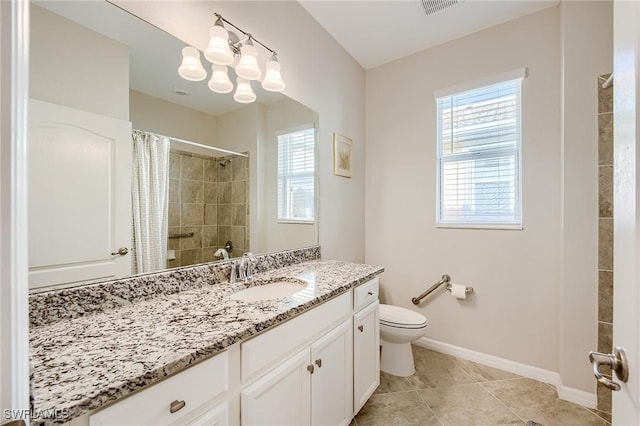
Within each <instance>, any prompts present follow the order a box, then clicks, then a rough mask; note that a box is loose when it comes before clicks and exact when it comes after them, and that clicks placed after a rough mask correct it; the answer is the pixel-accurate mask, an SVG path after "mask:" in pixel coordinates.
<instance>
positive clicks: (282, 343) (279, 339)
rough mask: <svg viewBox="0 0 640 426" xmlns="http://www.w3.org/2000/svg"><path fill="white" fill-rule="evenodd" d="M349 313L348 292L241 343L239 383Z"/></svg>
mask: <svg viewBox="0 0 640 426" xmlns="http://www.w3.org/2000/svg"><path fill="white" fill-rule="evenodd" d="M350 313H351V292H347V293H344V294H342V295H340V296H338V297H336V298H335V299H333V300H330V301H328V302H325V303H323V304H322V305H319V306H317V307H314V308H312V309H311V310H310V311H308V312H305V313H304V314H302V315H300V316H298V317H296V318H293V319H292V320H290V321H287V322H285V323H283V324H281V325H278V326H276V327H273V328H270V329H269V330H267V331H266V332H265V333H263V334H261V335H259V336H256V337H254V338H253V339H251V340H249V341H247V342H245V343H243V344H242V346H241V351H240V352H241V354H242V355H241V356H242V367H241V371H242V381H243V382H245V383H246V382H247V381H249V380H250V379H252V378H257V377H258V376H259V375H260V374H261V373H265V372H266V371H267V367H268V368H271V366H273V365H274V364H275V363H277V362H278V361H281V360H283V359H285V358H286V356H287V355H289V354H291V353H293V351H295V350H296V349H298V348H300V347H301V346H303V345H305V344H308V343H309V342H310V341H311V340H312V339H314V338H316V337H318V336H319V335H320V334H321V333H323V332H325V331H327V330H329V329H330V328H331V327H332V326H334V325H336V324H337V323H338V322H340V321H341V320H343V319H344V318H346V317H347V316H348V315H349V314H350Z"/></svg>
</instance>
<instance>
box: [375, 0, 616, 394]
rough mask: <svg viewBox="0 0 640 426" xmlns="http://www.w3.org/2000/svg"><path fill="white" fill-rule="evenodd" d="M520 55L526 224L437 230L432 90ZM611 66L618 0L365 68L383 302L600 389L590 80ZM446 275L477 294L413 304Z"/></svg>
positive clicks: (444, 332)
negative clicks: (594, 367) (593, 365)
mask: <svg viewBox="0 0 640 426" xmlns="http://www.w3.org/2000/svg"><path fill="white" fill-rule="evenodd" d="M519 67H527V68H528V72H529V75H528V76H527V77H526V78H525V79H524V80H523V84H522V102H523V104H522V126H523V127H522V132H523V136H522V141H523V142H522V147H523V148H522V176H523V178H522V186H523V189H522V194H523V221H524V230H523V231H498V230H494V231H488V230H462V229H436V228H435V197H436V180H435V179H436V163H435V154H436V148H435V136H436V134H435V133H436V131H435V129H436V122H435V112H436V110H435V109H436V108H435V102H434V97H433V93H434V91H435V90H438V89H441V88H444V87H449V86H453V85H455V84H459V83H463V82H466V81H473V80H475V79H479V78H482V77H483V76H488V75H492V74H497V73H500V72H503V71H508V70H512V69H515V68H519ZM603 67H604V68H605V69H604V70H603ZM607 67H608V68H609V69H610V67H611V3H606V2H602V3H600V2H569V3H562V6H558V7H555V8H551V9H547V10H545V11H542V12H539V13H536V14H533V15H529V16H525V17H523V18H520V19H518V20H515V21H512V22H508V23H505V24H503V25H500V26H497V27H493V28H489V29H487V30H484V31H481V32H479V33H476V34H473V35H470V36H468V37H465V38H462V39H459V40H455V41H452V42H450V43H447V44H444V45H442V46H438V47H435V48H432V49H429V50H427V51H424V52H421V53H418V54H416V55H413V56H410V57H408V58H404V59H401V60H398V61H395V62H393V63H390V64H387V65H384V66H381V67H379V68H376V69H374V70H371V71H369V72H368V73H367V90H366V96H367V101H366V105H367V114H366V123H367V126H366V132H367V158H366V167H367V186H366V194H367V195H366V211H367V216H366V218H367V223H366V260H367V262H368V263H379V264H382V265H385V268H386V273H385V274H384V275H383V277H382V280H381V285H382V293H383V295H384V297H385V299H386V301H387V302H389V303H394V304H398V305H401V306H405V307H410V308H412V309H418V310H419V311H421V312H422V313H423V314H425V315H426V316H427V318H428V319H429V322H430V327H429V331H428V333H427V337H428V338H432V339H435V340H437V341H441V342H445V343H449V344H453V345H456V346H460V347H463V348H466V349H470V350H473V351H478V352H481V353H486V354H490V355H495V356H498V357H501V358H505V359H508V360H512V361H516V362H520V363H523V364H527V365H530V366H534V367H539V368H542V369H545V370H549V371H553V372H558V373H560V376H561V379H562V383H563V386H565V387H566V388H572V389H577V390H579V391H584V392H586V393H593V392H594V390H595V382H594V380H593V377H592V374H591V372H590V367H589V364H588V362H586V354H587V353H588V351H589V350H591V349H592V348H594V347H596V346H595V345H596V312H597V310H596V301H597V294H596V292H597V272H596V264H597V242H596V241H597V240H596V236H597V170H596V169H595V165H596V164H597V127H596V126H597V115H596V111H597V103H596V101H597V92H596V90H595V89H596V88H595V85H594V81H595V78H596V77H597V75H598V74H602V73H603V72H606V69H607ZM423 268H424V270H423ZM443 273H448V274H450V275H451V276H452V277H453V281H454V282H457V283H463V284H466V285H471V286H473V287H474V288H475V290H476V293H475V294H474V295H473V296H472V297H471V298H470V299H469V300H467V301H464V302H459V301H457V300H455V299H452V298H451V297H450V296H449V294H448V293H446V292H443V293H441V294H437V295H435V296H434V297H432V298H431V300H428V301H425V302H424V303H423V304H422V305H421V306H420V307H419V308H415V307H413V305H412V304H411V302H410V298H411V297H412V296H414V295H417V294H419V293H420V292H422V291H423V290H424V289H426V288H427V287H428V286H429V285H430V284H431V283H432V282H435V281H436V280H437V279H438V278H439V277H440V275H442V274H443ZM562 391H563V390H562V389H561V395H562Z"/></svg>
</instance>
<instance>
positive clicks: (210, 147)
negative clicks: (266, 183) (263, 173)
mask: <svg viewBox="0 0 640 426" xmlns="http://www.w3.org/2000/svg"><path fill="white" fill-rule="evenodd" d="M133 130H137V131H139V132H146V130H140V129H133ZM155 134H156V135H158V136H162V137H165V138H168V139H171V140H172V141H176V142H181V143H186V144H187V145H191V146H195V147H198V148H205V149H210V150H212V151H219V152H223V153H225V154H233V155H239V156H240V157H247V158H248V157H249V155H248V154H242V153H240V152H235V151H229V150H228V149H224V148H216V147H213V146H209V145H203V144H201V143H197V142H191V141H188V140H185V139H179V138H174V137H173V136H167V135H161V134H160V133H155Z"/></svg>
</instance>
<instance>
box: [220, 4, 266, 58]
mask: <svg viewBox="0 0 640 426" xmlns="http://www.w3.org/2000/svg"><path fill="white" fill-rule="evenodd" d="M214 15H215V16H216V18H218V19H220V20H222V21H223V22H224V23H226V24H229V25H231V26H232V27H233V28H235V29H236V30H238V31H240V32H241V33H242V35H243V36H244V37H243V39H242V40H241V41H238V42H237V43H242V42H244V41H246V40H252V41H255V42H256V43H258V44H259V45H260V46H262V47H264V48H265V49H267V50H268V51H269V52H270V53H271V54H272V55H275V54H276V51H275V50H273V49H271V48H269V47H268V46H267V45H266V44H264V43H262V42H261V41H260V40H258V39H257V38H255V37H254V36H252V35H251V34H250V33H248V32H246V31H244V30H242V29H241V28H239V27H237V26H236V25H234V24H232V23H231V22H229V21H228V20H226V19H225V18H224V16H222V15H220V14H219V13H214Z"/></svg>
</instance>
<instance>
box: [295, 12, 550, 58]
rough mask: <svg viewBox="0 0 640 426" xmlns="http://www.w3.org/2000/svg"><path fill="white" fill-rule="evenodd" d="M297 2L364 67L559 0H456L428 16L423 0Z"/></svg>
mask: <svg viewBox="0 0 640 426" xmlns="http://www.w3.org/2000/svg"><path fill="white" fill-rule="evenodd" d="M298 1H299V3H300V4H301V5H302V7H304V8H305V9H306V10H307V12H309V14H311V16H313V18H314V19H315V20H316V21H318V23H319V24H320V25H322V26H323V27H324V28H325V30H327V32H329V34H331V35H332V36H333V38H335V39H336V40H337V41H338V43H340V44H341V45H342V47H344V49H345V50H346V51H347V52H349V54H351V56H353V57H354V58H355V60H356V61H358V62H359V63H360V65H362V66H363V67H364V68H365V69H371V68H375V67H377V66H380V65H382V64H385V63H387V62H391V61H394V60H396V59H399V58H402V57H405V56H408V55H411V54H413V53H416V52H419V51H421V50H424V49H427V48H430V47H433V46H437V45H439V44H442V43H446V42H448V41H451V40H455V39H457V38H460V37H464V36H465V35H468V34H471V33H474V32H476V31H480V30H482V29H485V28H489V27H492V26H494V25H498V24H501V23H503V22H507V21H510V20H512V19H516V18H519V17H521V16H524V15H528V14H530V13H534V12H538V11H540V10H542V9H545V8H548V7H552V6H555V5H557V4H558V3H559V1H558V0H540V1H527V0H502V1H495V0H458V2H457V3H456V4H454V5H453V6H451V7H448V8H445V9H442V10H440V11H438V12H435V13H433V14H431V15H428V16H427V14H426V13H425V10H424V9H423V6H422V2H421V0H369V1H363V0H346V1H345V0H341V1H337V0H298ZM448 2H449V1H448V0H431V1H430V3H436V4H442V3H448ZM450 2H453V1H450Z"/></svg>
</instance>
